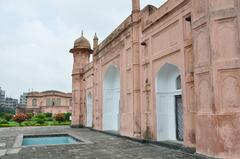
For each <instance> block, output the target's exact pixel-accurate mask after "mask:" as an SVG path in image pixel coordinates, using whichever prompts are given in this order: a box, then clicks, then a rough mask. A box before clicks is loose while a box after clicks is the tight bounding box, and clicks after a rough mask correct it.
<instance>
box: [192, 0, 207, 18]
mask: <svg viewBox="0 0 240 159" xmlns="http://www.w3.org/2000/svg"><path fill="white" fill-rule="evenodd" d="M192 2H193V18H194V20H197V19H199V18H201V17H203V16H204V15H206V12H207V0H193V1H192Z"/></svg>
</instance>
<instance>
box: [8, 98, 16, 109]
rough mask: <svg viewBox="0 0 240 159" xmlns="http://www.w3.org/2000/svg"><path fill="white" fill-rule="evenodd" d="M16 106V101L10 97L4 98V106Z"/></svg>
mask: <svg viewBox="0 0 240 159" xmlns="http://www.w3.org/2000/svg"><path fill="white" fill-rule="evenodd" d="M17 105H18V100H17V99H13V98H11V97H6V98H5V106H6V107H9V108H16V107H17Z"/></svg>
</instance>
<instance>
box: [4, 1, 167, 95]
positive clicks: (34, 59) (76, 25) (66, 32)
mask: <svg viewBox="0 0 240 159" xmlns="http://www.w3.org/2000/svg"><path fill="white" fill-rule="evenodd" d="M164 1H166V0H141V7H142V8H143V7H144V6H145V5H147V4H153V5H155V6H158V7H159V6H160V5H161V4H162V3H163V2H164ZM130 13H131V0H101V1H99V0H0V19H1V20H0V87H2V89H4V90H6V94H7V96H11V97H14V98H19V96H20V94H21V93H22V92H26V91H28V90H32V89H33V90H34V91H44V90H50V89H51V90H52V89H55V90H60V91H67V92H70V91H71V70H72V56H71V54H69V53H68V51H69V49H70V48H71V47H72V46H73V41H74V40H75V39H76V38H78V37H79V36H80V34H81V30H84V35H85V36H86V37H87V38H88V39H89V40H90V41H92V38H93V35H94V33H95V32H97V34H98V36H99V40H100V41H102V40H103V39H104V38H106V36H107V35H108V34H109V33H111V32H112V31H113V30H114V28H116V27H117V26H118V25H119V24H120V23H121V22H122V21H123V20H124V19H125V18H126V17H127V16H128V15H129V14H130Z"/></svg>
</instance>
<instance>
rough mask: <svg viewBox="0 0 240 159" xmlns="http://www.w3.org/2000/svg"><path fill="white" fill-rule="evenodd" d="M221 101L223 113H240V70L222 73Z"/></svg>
mask: <svg viewBox="0 0 240 159" xmlns="http://www.w3.org/2000/svg"><path fill="white" fill-rule="evenodd" d="M219 80H220V81H219V82H220V85H219V86H220V92H221V95H220V98H219V99H220V100H221V102H220V103H221V107H222V111H224V112H236V111H238V112H239V111H240V69H233V70H225V71H221V72H220V79H219Z"/></svg>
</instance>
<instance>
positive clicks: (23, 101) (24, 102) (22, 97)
mask: <svg viewBox="0 0 240 159" xmlns="http://www.w3.org/2000/svg"><path fill="white" fill-rule="evenodd" d="M27 95H28V93H23V94H22V95H20V102H19V104H20V105H22V106H24V105H27Z"/></svg>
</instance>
